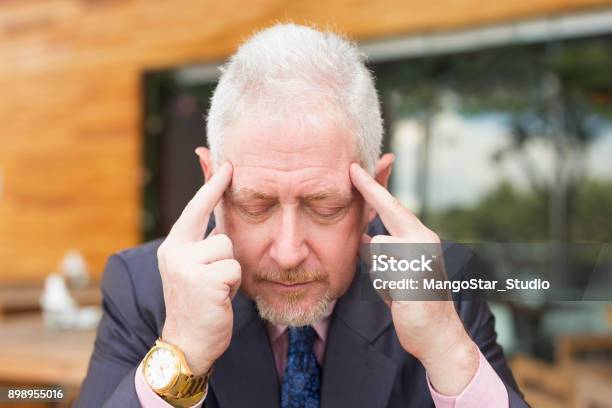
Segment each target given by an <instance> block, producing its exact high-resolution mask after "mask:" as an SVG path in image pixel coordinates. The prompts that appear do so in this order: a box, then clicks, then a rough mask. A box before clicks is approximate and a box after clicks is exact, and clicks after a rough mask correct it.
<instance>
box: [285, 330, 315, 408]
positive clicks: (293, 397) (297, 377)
mask: <svg viewBox="0 0 612 408" xmlns="http://www.w3.org/2000/svg"><path fill="white" fill-rule="evenodd" d="M288 331H289V351H288V353H287V366H286V367H285V380H284V381H283V386H282V389H281V408H319V405H320V401H321V369H320V368H319V364H318V363H317V358H316V356H315V353H314V350H313V348H312V346H313V344H314V341H315V338H316V337H317V333H316V332H315V331H314V329H313V328H312V327H311V326H304V327H290V328H289V329H288Z"/></svg>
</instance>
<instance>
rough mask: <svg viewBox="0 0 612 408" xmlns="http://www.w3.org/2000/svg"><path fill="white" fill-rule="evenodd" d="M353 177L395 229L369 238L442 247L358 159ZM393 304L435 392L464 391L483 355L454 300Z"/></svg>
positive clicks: (404, 341) (402, 337)
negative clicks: (468, 331)
mask: <svg viewBox="0 0 612 408" xmlns="http://www.w3.org/2000/svg"><path fill="white" fill-rule="evenodd" d="M350 177H351V181H352V183H353V185H354V186H355V188H356V189H357V190H358V191H359V192H360V193H361V195H362V196H363V198H364V199H365V201H366V203H367V204H368V205H370V206H371V207H372V208H373V209H374V210H375V211H376V212H377V213H378V215H379V216H380V218H381V220H382V222H383V224H384V225H385V228H386V229H387V231H389V234H391V236H386V235H377V236H374V237H371V243H418V244H424V243H425V244H433V245H437V246H438V247H440V238H439V237H438V235H437V234H436V233H434V232H433V231H431V230H430V229H429V228H427V227H426V226H425V225H423V223H421V221H420V220H419V219H418V218H417V217H416V216H415V215H414V214H413V213H412V212H411V211H410V210H408V209H407V208H405V207H404V206H403V205H402V204H401V203H400V202H399V201H398V200H397V199H396V198H395V197H393V196H392V195H391V194H390V193H389V191H387V189H386V188H385V187H383V186H382V185H380V184H379V183H378V182H377V181H376V180H375V179H374V178H372V176H370V174H369V173H367V172H366V171H365V170H364V169H363V168H361V167H360V166H359V165H358V164H356V163H353V164H352V165H351V167H350ZM366 238H367V239H370V237H366ZM439 253H441V251H439ZM389 303H390V307H391V315H392V318H393V324H394V326H395V331H396V332H397V336H398V338H399V341H400V344H401V345H402V347H403V348H404V349H405V350H406V351H407V352H409V353H410V354H412V355H413V356H415V357H416V358H417V359H419V361H420V362H421V364H423V366H424V367H425V369H426V370H427V373H428V376H429V379H430V381H431V384H432V385H433V387H434V388H435V389H436V391H438V392H439V393H441V394H445V395H458V394H460V393H461V391H463V389H465V387H466V386H467V385H468V384H469V382H470V381H471V379H472V378H473V377H474V374H475V373H476V371H477V369H478V358H479V357H478V351H477V346H476V345H475V344H474V342H473V341H472V339H471V338H470V336H469V335H468V334H467V332H466V331H465V328H464V327H463V323H462V322H461V319H460V318H459V315H458V314H457V311H456V310H455V307H454V304H453V302H452V300H448V301H398V300H391V301H390V302H389Z"/></svg>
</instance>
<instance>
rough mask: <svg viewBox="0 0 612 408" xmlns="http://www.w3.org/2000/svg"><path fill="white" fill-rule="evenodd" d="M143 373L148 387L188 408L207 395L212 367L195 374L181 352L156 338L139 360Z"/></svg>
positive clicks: (175, 404)
mask: <svg viewBox="0 0 612 408" xmlns="http://www.w3.org/2000/svg"><path fill="white" fill-rule="evenodd" d="M142 372H143V375H144V378H145V381H146V382H147V384H148V385H149V387H151V389H152V390H153V391H154V392H155V393H156V394H157V395H159V396H160V397H162V398H163V399H164V400H165V401H166V402H167V403H168V404H170V405H172V406H173V407H176V408H187V407H191V406H192V405H194V404H195V403H197V402H198V401H200V400H201V399H202V397H204V395H205V394H206V390H207V387H208V379H209V378H210V374H211V372H212V368H211V369H210V370H208V372H207V373H205V374H202V375H197V376H196V375H194V374H193V372H192V371H191V369H189V366H188V365H187V361H186V360H185V355H184V354H183V352H182V351H181V350H180V349H179V348H178V347H176V346H173V345H172V344H168V343H165V342H163V341H162V340H161V339H158V340H157V341H156V342H155V345H154V346H153V347H152V348H151V350H149V352H148V353H147V355H146V356H145V358H144V360H142Z"/></svg>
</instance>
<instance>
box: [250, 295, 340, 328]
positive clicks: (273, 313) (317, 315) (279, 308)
mask: <svg viewBox="0 0 612 408" xmlns="http://www.w3.org/2000/svg"><path fill="white" fill-rule="evenodd" d="M331 302H332V297H331V295H330V293H329V290H324V291H322V292H321V291H316V292H311V291H307V290H297V291H293V292H289V293H268V294H261V295H258V296H255V303H256V305H257V310H258V311H259V315H260V316H261V318H262V319H264V320H266V321H269V322H270V323H272V324H276V325H279V326H290V327H301V326H310V325H312V324H314V323H315V322H317V321H319V320H321V319H322V318H324V317H326V316H327V315H328V314H329V307H330V304H331Z"/></svg>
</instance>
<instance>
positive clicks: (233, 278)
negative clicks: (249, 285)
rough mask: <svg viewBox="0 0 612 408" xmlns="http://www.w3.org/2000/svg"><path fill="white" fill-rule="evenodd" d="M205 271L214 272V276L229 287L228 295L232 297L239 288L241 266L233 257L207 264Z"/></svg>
mask: <svg viewBox="0 0 612 408" xmlns="http://www.w3.org/2000/svg"><path fill="white" fill-rule="evenodd" d="M207 273H211V274H214V275H215V277H217V278H219V279H221V281H222V282H223V283H224V284H226V285H227V286H228V287H229V290H230V296H231V297H232V298H233V297H234V296H235V295H236V292H237V291H238V289H239V288H240V283H241V282H242V268H241V267H240V263H238V261H237V260H235V259H223V260H221V261H216V262H213V263H211V264H209V265H208V267H207Z"/></svg>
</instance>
